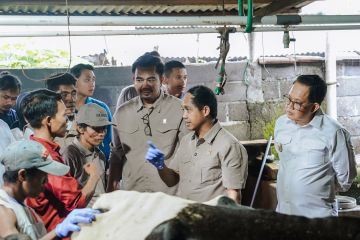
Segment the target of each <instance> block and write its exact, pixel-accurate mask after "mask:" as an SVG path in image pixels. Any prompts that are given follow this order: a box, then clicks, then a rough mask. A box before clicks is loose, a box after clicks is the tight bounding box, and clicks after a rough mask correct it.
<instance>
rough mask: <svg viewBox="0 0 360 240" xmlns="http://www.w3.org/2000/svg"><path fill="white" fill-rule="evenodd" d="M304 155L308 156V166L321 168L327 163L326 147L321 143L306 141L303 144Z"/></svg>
mask: <svg viewBox="0 0 360 240" xmlns="http://www.w3.org/2000/svg"><path fill="white" fill-rule="evenodd" d="M303 148H304V153H305V154H306V155H307V158H306V164H307V166H309V167H311V166H319V165H322V164H324V163H325V156H326V152H327V150H326V145H325V143H323V142H320V141H313V140H305V141H304V143H303Z"/></svg>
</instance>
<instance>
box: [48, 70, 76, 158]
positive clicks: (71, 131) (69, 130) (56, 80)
mask: <svg viewBox="0 0 360 240" xmlns="http://www.w3.org/2000/svg"><path fill="white" fill-rule="evenodd" d="M75 85H76V78H75V77H74V76H73V75H72V74H70V73H65V72H64V73H57V74H55V75H51V76H49V77H48V79H47V80H46V86H47V88H48V89H49V90H51V91H54V92H56V93H59V94H60V95H61V99H62V101H63V102H64V104H65V107H66V110H65V113H66V116H67V118H68V122H67V127H66V134H65V136H64V137H62V138H60V137H57V138H55V139H54V141H55V142H56V143H57V144H59V145H60V147H61V149H63V148H65V147H66V146H67V145H69V144H71V143H72V141H73V139H74V138H75V137H76V135H77V131H76V124H75V122H74V117H75V112H76V108H75V104H76V88H75ZM61 152H62V150H61Z"/></svg>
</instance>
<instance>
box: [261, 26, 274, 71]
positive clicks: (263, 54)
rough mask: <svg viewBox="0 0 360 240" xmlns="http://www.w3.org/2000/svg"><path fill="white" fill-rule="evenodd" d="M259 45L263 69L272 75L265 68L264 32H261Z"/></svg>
mask: <svg viewBox="0 0 360 240" xmlns="http://www.w3.org/2000/svg"><path fill="white" fill-rule="evenodd" d="M261 47H262V59H263V65H264V69H265V71H266V72H267V73H268V74H269V75H270V77H272V75H271V73H270V72H269V70H268V69H267V68H266V63H265V47H264V32H261Z"/></svg>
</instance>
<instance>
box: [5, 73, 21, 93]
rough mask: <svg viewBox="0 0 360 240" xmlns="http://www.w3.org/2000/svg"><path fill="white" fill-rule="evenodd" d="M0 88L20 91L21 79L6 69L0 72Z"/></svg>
mask: <svg viewBox="0 0 360 240" xmlns="http://www.w3.org/2000/svg"><path fill="white" fill-rule="evenodd" d="M0 90H11V91H16V90H18V91H19V92H20V91H21V81H20V80H19V78H18V77H17V76H15V75H12V74H11V73H10V72H8V71H3V72H1V73H0Z"/></svg>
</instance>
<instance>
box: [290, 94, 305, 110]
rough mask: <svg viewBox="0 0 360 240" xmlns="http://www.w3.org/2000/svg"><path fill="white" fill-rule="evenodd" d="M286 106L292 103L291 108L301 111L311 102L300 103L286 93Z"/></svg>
mask: <svg viewBox="0 0 360 240" xmlns="http://www.w3.org/2000/svg"><path fill="white" fill-rule="evenodd" d="M284 98H285V103H286V106H289V105H290V104H291V105H292V107H293V109H295V110H296V111H301V109H302V108H304V107H306V106H307V105H310V104H311V103H301V102H296V101H293V100H291V98H290V96H289V95H288V94H285V95H284Z"/></svg>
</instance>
